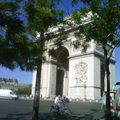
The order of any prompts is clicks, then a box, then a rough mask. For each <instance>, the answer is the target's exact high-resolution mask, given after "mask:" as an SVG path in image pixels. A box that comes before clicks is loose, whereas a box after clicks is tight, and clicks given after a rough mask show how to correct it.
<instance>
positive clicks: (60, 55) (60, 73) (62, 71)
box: [54, 46, 69, 96]
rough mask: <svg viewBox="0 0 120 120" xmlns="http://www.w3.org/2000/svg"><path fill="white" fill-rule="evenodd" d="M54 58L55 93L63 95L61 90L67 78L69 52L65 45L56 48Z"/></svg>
mask: <svg viewBox="0 0 120 120" xmlns="http://www.w3.org/2000/svg"><path fill="white" fill-rule="evenodd" d="M56 52H57V54H56V56H54V57H55V59H56V60H57V73H56V74H57V75H56V76H57V77H56V95H61V96H62V95H63V90H64V89H65V88H64V87H65V85H64V84H65V81H66V79H68V75H67V74H68V70H69V60H68V56H69V52H68V50H67V49H66V48H65V47H62V46H61V47H59V48H57V49H56Z"/></svg>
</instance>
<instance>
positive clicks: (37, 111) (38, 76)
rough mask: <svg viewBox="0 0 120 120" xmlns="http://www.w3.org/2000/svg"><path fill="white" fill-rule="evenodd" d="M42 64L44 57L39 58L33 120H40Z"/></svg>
mask: <svg viewBox="0 0 120 120" xmlns="http://www.w3.org/2000/svg"><path fill="white" fill-rule="evenodd" d="M41 66H42V59H39V63H38V65H37V75H36V85H35V95H34V102H33V115H32V120H38V115H39V100H40V84H41Z"/></svg>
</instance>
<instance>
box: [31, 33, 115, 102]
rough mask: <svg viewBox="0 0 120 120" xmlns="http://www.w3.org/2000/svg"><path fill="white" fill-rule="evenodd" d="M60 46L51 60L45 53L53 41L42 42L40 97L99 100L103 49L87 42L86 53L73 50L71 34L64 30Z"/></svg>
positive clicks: (104, 85) (92, 42)
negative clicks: (44, 58) (64, 39)
mask: <svg viewBox="0 0 120 120" xmlns="http://www.w3.org/2000/svg"><path fill="white" fill-rule="evenodd" d="M67 34H68V38H67V40H66V41H64V44H63V45H62V46H61V47H59V48H56V51H57V55H56V56H54V57H52V56H51V55H49V53H48V51H49V49H51V48H55V47H56V46H55V45H54V42H53V39H55V38H53V39H52V40H50V41H49V42H47V43H46V48H48V51H46V52H45V56H46V61H44V62H43V64H42V76H41V90H40V92H41V95H42V97H54V96H56V95H58V94H60V95H65V96H68V97H69V98H78V99H92V100H96V99H100V98H101V95H102V91H103V90H106V82H104V81H103V79H104V70H105V69H104V63H103V50H102V47H101V46H98V45H97V44H95V42H94V41H91V42H90V43H89V47H88V48H87V49H86V51H83V49H82V47H81V48H77V49H76V48H74V46H73V45H71V42H73V41H75V40H76V38H75V36H74V32H73V31H68V33H67ZM114 67H115V61H114V54H113V56H112V58H111V62H110V72H111V74H110V78H111V88H112V85H113V84H114ZM35 80H36V71H34V72H33V82H32V95H34V90H35Z"/></svg>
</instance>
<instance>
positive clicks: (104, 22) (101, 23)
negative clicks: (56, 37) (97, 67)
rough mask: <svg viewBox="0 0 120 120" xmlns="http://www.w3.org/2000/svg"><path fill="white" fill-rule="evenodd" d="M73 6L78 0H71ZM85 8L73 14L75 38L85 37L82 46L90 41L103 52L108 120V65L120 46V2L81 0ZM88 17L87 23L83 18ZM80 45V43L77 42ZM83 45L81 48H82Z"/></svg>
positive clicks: (112, 0) (116, 0) (113, 0)
mask: <svg viewBox="0 0 120 120" xmlns="http://www.w3.org/2000/svg"><path fill="white" fill-rule="evenodd" d="M72 2H73V4H74V3H77V2H78V0H72ZM82 2H83V3H84V4H85V8H83V9H82V10H80V11H76V12H74V13H73V19H74V20H75V22H76V24H78V31H77V32H76V36H77V37H79V38H80V37H83V36H85V39H84V41H82V43H84V45H86V44H85V43H88V42H89V41H91V40H94V41H95V42H96V43H98V44H99V45H101V46H102V48H103V50H104V63H105V73H106V80H107V99H106V108H107V119H110V118H109V116H110V70H109V64H110V60H111V56H112V53H113V51H114V49H115V48H116V47H117V46H119V44H120V1H119V0H82ZM86 16H88V17H90V19H89V21H88V22H87V23H84V22H83V21H82V18H83V17H86ZM77 43H78V44H81V41H77ZM84 45H83V47H84Z"/></svg>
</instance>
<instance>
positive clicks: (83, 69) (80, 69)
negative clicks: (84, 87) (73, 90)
mask: <svg viewBox="0 0 120 120" xmlns="http://www.w3.org/2000/svg"><path fill="white" fill-rule="evenodd" d="M87 69H88V65H87V64H86V63H85V62H79V63H78V64H75V66H74V70H75V80H76V84H77V85H79V84H81V83H86V81H87Z"/></svg>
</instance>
